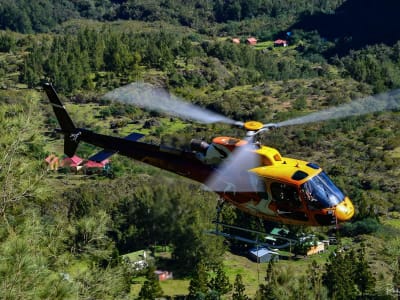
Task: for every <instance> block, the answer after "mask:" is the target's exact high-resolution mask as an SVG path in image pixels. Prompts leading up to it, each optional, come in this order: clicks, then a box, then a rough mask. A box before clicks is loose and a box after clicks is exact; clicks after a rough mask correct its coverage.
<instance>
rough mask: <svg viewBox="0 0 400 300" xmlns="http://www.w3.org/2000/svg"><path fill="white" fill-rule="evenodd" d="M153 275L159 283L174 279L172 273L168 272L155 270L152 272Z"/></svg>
mask: <svg viewBox="0 0 400 300" xmlns="http://www.w3.org/2000/svg"><path fill="white" fill-rule="evenodd" d="M154 274H156V276H157V278H158V280H159V281H164V280H168V279H173V278H174V276H173V275H172V272H168V271H161V270H157V271H154Z"/></svg>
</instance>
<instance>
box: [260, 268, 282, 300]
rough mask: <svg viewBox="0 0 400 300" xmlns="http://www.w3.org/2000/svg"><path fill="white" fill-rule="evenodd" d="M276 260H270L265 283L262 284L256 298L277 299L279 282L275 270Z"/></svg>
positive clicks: (264, 299)
mask: <svg viewBox="0 0 400 300" xmlns="http://www.w3.org/2000/svg"><path fill="white" fill-rule="evenodd" d="M274 264H275V263H274V261H273V260H270V261H269V263H268V267H267V274H266V276H265V283H263V284H260V286H259V288H258V291H257V294H256V299H260V300H261V299H262V300H275V299H277V297H278V295H277V293H276V288H277V283H276V277H275V271H274Z"/></svg>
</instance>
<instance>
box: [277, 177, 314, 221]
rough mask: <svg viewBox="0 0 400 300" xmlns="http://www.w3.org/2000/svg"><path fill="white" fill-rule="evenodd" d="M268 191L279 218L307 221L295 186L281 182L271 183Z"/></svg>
mask: <svg viewBox="0 0 400 300" xmlns="http://www.w3.org/2000/svg"><path fill="white" fill-rule="evenodd" d="M270 189H271V195H272V200H273V202H274V203H275V205H276V212H277V213H278V214H279V216H281V217H283V218H288V219H295V220H302V221H307V220H308V216H307V214H306V213H305V207H304V204H303V202H302V201H301V199H300V197H299V192H298V188H297V186H295V185H290V184H287V183H283V182H272V183H271V184H270Z"/></svg>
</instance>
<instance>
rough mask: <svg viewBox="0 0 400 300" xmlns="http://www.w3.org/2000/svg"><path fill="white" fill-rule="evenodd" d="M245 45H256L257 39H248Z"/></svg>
mask: <svg viewBox="0 0 400 300" xmlns="http://www.w3.org/2000/svg"><path fill="white" fill-rule="evenodd" d="M246 44H248V45H256V44H257V39H256V38H255V37H249V38H248V39H247V40H246Z"/></svg>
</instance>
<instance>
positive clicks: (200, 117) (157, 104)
mask: <svg viewBox="0 0 400 300" xmlns="http://www.w3.org/2000/svg"><path fill="white" fill-rule="evenodd" d="M104 98H105V99H108V100H112V101H119V102H123V103H128V104H134V105H137V106H139V107H141V108H145V109H150V110H155V111H159V112H164V113H168V114H171V115H174V116H177V117H181V118H184V119H190V120H195V121H198V122H202V123H216V122H221V123H227V124H237V125H239V124H240V122H237V121H235V120H232V119H230V118H227V117H225V116H222V115H220V114H217V113H215V112H212V111H209V110H207V109H204V108H201V107H199V106H196V105H193V104H191V103H188V102H185V101H184V100H182V99H181V98H179V97H176V96H174V95H172V94H170V93H169V92H168V91H166V90H165V89H162V88H157V87H155V86H153V85H151V84H149V83H144V82H134V83H131V84H128V85H126V86H123V87H120V88H117V89H115V90H113V91H111V92H109V93H107V94H105V95H104Z"/></svg>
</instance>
